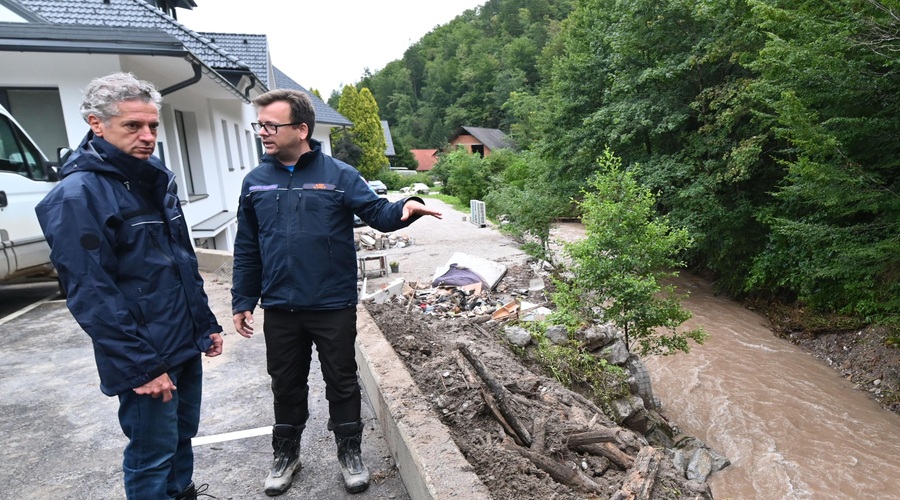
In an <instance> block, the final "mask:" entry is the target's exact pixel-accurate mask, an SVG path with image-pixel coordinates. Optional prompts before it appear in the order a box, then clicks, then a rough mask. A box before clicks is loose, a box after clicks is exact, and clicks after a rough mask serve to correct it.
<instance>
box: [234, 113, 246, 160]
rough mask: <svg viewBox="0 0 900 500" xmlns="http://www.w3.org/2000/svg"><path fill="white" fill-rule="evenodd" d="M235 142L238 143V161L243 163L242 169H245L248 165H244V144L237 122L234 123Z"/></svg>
mask: <svg viewBox="0 0 900 500" xmlns="http://www.w3.org/2000/svg"><path fill="white" fill-rule="evenodd" d="M234 143H235V144H237V148H238V162H239V163H240V164H241V170H243V169H245V168H247V167H246V166H245V165H244V144H243V142H241V129H240V127H238V124H237V123H235V124H234Z"/></svg>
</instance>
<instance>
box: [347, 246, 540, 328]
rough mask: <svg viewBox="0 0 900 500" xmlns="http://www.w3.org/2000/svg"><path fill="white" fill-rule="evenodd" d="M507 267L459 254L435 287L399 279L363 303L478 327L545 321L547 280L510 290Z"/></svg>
mask: <svg viewBox="0 0 900 500" xmlns="http://www.w3.org/2000/svg"><path fill="white" fill-rule="evenodd" d="M505 275H506V267H505V266H503V265H501V264H498V263H496V262H492V261H487V260H484V259H480V258H478V257H473V256H471V255H466V254H462V253H456V254H454V255H453V257H452V258H451V259H450V261H448V263H447V265H445V266H444V267H443V268H439V269H438V270H437V271H436V272H435V275H434V278H433V279H432V281H431V282H430V283H419V282H407V281H406V280H404V279H403V278H398V279H396V280H394V281H393V282H391V283H389V284H387V285H384V286H382V287H381V288H380V289H379V290H376V291H374V292H372V293H367V292H366V290H365V283H364V284H363V290H362V291H361V293H360V299H361V300H362V301H373V302H375V303H377V304H383V303H386V302H389V301H390V302H391V303H395V304H399V305H401V306H403V307H406V309H407V310H408V311H412V310H416V311H419V312H422V313H424V314H428V315H432V316H439V317H441V318H459V317H461V318H469V319H470V320H472V321H474V322H475V323H481V322H484V321H488V320H495V321H498V322H499V321H505V320H510V319H518V320H524V321H530V320H540V319H543V317H545V316H546V315H547V314H549V313H550V310H549V309H547V308H546V307H543V304H544V303H546V302H547V299H546V298H545V297H544V293H543V290H544V280H543V279H541V278H535V279H532V280H531V282H530V283H529V285H528V288H510V287H509V286H508V285H507V284H505V283H501V282H500V280H501V279H502V278H503V277H504V276H505Z"/></svg>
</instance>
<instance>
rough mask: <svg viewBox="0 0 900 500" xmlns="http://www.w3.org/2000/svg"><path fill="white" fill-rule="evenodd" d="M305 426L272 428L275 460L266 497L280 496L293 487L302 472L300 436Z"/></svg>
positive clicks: (266, 488)
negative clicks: (300, 471) (295, 478)
mask: <svg viewBox="0 0 900 500" xmlns="http://www.w3.org/2000/svg"><path fill="white" fill-rule="evenodd" d="M305 428H306V426H305V425H297V426H294V425H288V424H275V425H274V426H272V449H273V450H274V453H273V455H274V459H273V460H272V468H271V469H270V470H269V475H268V476H266V486H265V492H266V495H269V496H275V495H280V494H282V493H284V492H285V491H287V490H288V488H290V487H291V482H292V481H293V480H294V474H296V473H297V471H299V470H300V467H301V465H300V436H301V435H302V434H303V429H305Z"/></svg>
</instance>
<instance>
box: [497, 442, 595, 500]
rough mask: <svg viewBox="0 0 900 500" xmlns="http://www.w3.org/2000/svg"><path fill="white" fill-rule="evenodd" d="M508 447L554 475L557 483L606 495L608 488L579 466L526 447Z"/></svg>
mask: <svg viewBox="0 0 900 500" xmlns="http://www.w3.org/2000/svg"><path fill="white" fill-rule="evenodd" d="M506 448H507V449H510V450H513V451H515V452H517V453H518V454H519V455H522V456H523V457H525V458H527V459H528V460H529V461H530V462H531V463H533V464H534V465H536V466H537V467H538V468H539V469H541V470H542V471H544V472H546V473H547V474H549V475H550V477H552V478H553V480H554V481H556V482H557V483H561V484H564V485H566V486H569V487H571V488H576V489H579V490H581V491H586V492H589V493H594V494H597V495H602V496H605V495H606V489H605V488H604V487H603V486H601V485H599V484H597V482H595V481H594V480H593V479H591V478H589V477H588V476H586V475H585V474H584V473H583V472H581V471H580V470H578V469H577V468H576V469H573V468H571V467H569V466H566V465H563V464H561V463H559V462H557V461H555V460H553V459H552V458H550V457H548V456H546V455H542V454H540V453H535V452H533V451H531V450H526V449H525V448H522V447H520V446H513V445H511V444H507V445H506Z"/></svg>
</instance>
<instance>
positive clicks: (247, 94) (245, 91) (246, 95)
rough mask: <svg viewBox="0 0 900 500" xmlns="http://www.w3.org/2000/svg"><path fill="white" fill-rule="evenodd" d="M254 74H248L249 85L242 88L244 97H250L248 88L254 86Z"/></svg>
mask: <svg viewBox="0 0 900 500" xmlns="http://www.w3.org/2000/svg"><path fill="white" fill-rule="evenodd" d="M256 82H257V80H256V76H255V75H253V73H251V74H250V85H247V89H246V90H244V97H246V98H247V99H250V89H252V88H253V87H255V86H256Z"/></svg>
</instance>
